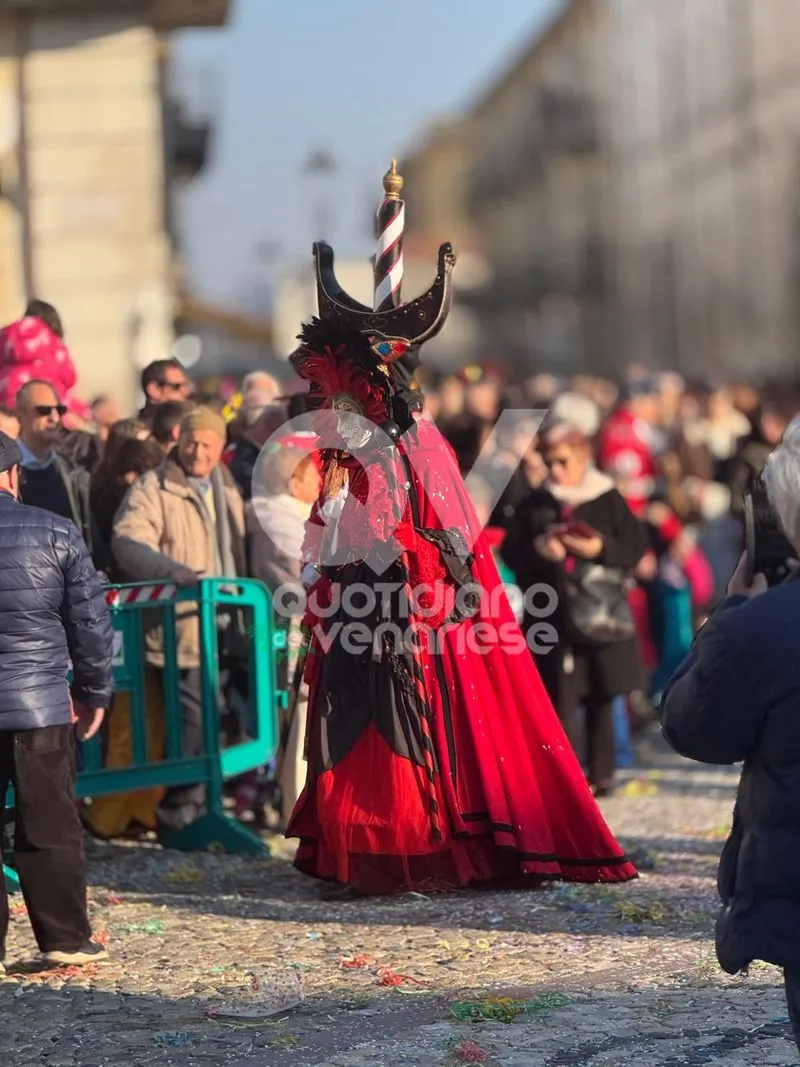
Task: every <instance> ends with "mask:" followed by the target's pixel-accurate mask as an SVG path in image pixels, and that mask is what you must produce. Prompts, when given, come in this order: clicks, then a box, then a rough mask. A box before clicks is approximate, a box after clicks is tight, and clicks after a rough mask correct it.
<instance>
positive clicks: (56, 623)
mask: <svg viewBox="0 0 800 1067" xmlns="http://www.w3.org/2000/svg"><path fill="white" fill-rule="evenodd" d="M112 645H113V631H112V626H111V616H110V614H109V610H108V606H107V605H106V599H105V593H104V590H103V587H102V584H101V582H100V578H99V577H98V575H97V571H96V570H95V568H94V565H93V563H92V561H91V559H90V558H89V555H88V553H87V550H86V546H85V545H84V543H83V541H82V539H81V536H80V534H79V533H78V531H77V530H76V528H75V526H74V525H73V524H72V523H71V522H70V521H69V520H68V519H62V518H61V517H60V516H58V515H53V514H52V513H51V512H49V511H43V510H41V509H40V508H31V507H26V506H25V505H24V504H20V503H18V502H17V501H16V500H15V499H14V498H13V497H12V496H11V495H10V494H8V493H5V492H2V491H0V731H9V730H10V731H17V730H32V729H37V728H39V727H43V726H62V725H65V724H67V723H69V721H70V700H69V689H68V686H67V674H68V672H69V670H70V663H71V664H72V671H73V682H72V693H73V696H74V697H75V699H76V700H80V701H82V702H85V703H87V704H90V705H91V706H92V707H96V708H100V707H106V708H107V707H108V706H109V704H110V702H111V693H112V668H111V659H112Z"/></svg>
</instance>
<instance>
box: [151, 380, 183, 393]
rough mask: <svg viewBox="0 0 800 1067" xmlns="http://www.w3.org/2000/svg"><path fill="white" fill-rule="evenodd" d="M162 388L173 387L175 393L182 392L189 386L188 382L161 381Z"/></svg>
mask: <svg viewBox="0 0 800 1067" xmlns="http://www.w3.org/2000/svg"><path fill="white" fill-rule="evenodd" d="M158 384H159V385H160V386H161V388H162V389H171V390H172V392H173V393H180V392H183V391H184V390H186V389H188V388H189V383H188V382H159V383H158Z"/></svg>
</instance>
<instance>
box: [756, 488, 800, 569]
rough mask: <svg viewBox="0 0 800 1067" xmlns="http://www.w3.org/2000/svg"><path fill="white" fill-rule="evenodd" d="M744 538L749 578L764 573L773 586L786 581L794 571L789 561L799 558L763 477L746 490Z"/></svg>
mask: <svg viewBox="0 0 800 1067" xmlns="http://www.w3.org/2000/svg"><path fill="white" fill-rule="evenodd" d="M744 537H745V549H746V552H747V575H748V578H749V580H750V581H752V580H753V578H754V576H755V575H756V574H763V575H764V577H765V578H766V579H767V585H768V586H770V587H772V586H774V585H780V584H781V582H784V581H785V580H786V579H787V578H788V577H789V574H790V573H791V568H790V566H789V561H790V560H793V559H797V553H796V552H795V550H794V549H793V548H792V546H791V544H790V543H789V542H788V541H787V539H786V538H785V537H784V535H783V533H782V531H781V528H780V524H779V522H778V518H777V516H776V514H775V512H774V511H773V510H772V506H771V505H770V502H769V498H768V497H767V489H766V486H765V485H764V481H763V479H762V478H758V479H756V481H755V482H754V483H753V484H752V486H751V487H750V489H749V491H748V492H747V493H745V498H744Z"/></svg>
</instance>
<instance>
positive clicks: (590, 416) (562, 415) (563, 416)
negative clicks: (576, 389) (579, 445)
mask: <svg viewBox="0 0 800 1067" xmlns="http://www.w3.org/2000/svg"><path fill="white" fill-rule="evenodd" d="M549 414H550V419H549V420H548V421H553V422H564V423H566V424H567V425H568V426H572V427H574V429H576V430H577V431H578V432H579V433H581V434H583V436H584V437H588V438H592V437H594V435H595V434H596V433H597V431H598V430H599V429H600V409H599V408H598V406H597V404H595V402H594V400H591V399H590V398H589V397H588V396H583V395H582V394H581V393H562V394H561V395H560V396H558V397H556V399H555V400H554V401H553V404H552V406H551V408H550V413H549Z"/></svg>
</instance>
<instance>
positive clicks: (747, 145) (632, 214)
mask: <svg viewBox="0 0 800 1067" xmlns="http://www.w3.org/2000/svg"><path fill="white" fill-rule="evenodd" d="M608 7H609V19H608V36H607V40H608V45H607V47H608V50H609V54H610V56H611V57H612V60H613V61H612V62H611V63H610V64H609V67H610V70H611V73H612V76H613V81H612V108H611V115H612V117H613V130H612V133H613V141H614V147H615V154H616V160H617V181H616V187H615V189H616V196H617V203H618V208H619V210H618V211H617V215H616V218H617V226H618V239H617V246H616V258H617V279H618V299H619V316H620V320H621V322H622V323H623V324H624V325H625V327H626V329H627V330H628V331H629V339H628V340H629V344H630V346H631V347H632V348H633V349H635V354H636V355H637V356H639V357H642V358H644V359H649V360H652V361H653V362H656V363H658V364H661V365H671V366H675V367H677V368H678V369H680V370H681V371H683V372H685V373H686V374H687V375H689V376H693V375H697V374H698V373H706V374H711V375H714V374H717V375H724V376H735V377H743V378H758V377H761V376H768V375H770V374H778V373H785V372H786V371H794V372H796V371H797V369H798V368H799V367H800V301H799V300H798V292H799V290H800V4H798V3H797V2H796V0H758V2H757V3H753V2H751V0H724V2H703V3H698V2H697V0H669V3H663V2H661V0H608Z"/></svg>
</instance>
